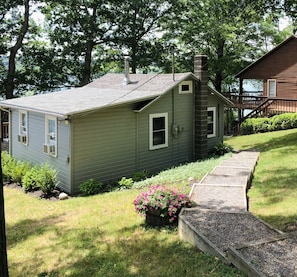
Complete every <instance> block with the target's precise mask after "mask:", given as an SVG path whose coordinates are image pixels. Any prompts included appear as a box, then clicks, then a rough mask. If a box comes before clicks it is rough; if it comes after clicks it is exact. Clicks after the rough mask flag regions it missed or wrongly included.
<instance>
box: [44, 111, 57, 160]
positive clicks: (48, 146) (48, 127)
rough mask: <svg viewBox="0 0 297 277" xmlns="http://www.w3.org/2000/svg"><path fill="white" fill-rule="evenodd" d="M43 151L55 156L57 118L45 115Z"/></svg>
mask: <svg viewBox="0 0 297 277" xmlns="http://www.w3.org/2000/svg"><path fill="white" fill-rule="evenodd" d="M43 152H44V153H45V154H48V155H50V156H54V157H56V156H57V118H56V117H53V116H46V117H45V143H44V145H43Z"/></svg>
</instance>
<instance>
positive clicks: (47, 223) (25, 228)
mask: <svg viewBox="0 0 297 277" xmlns="http://www.w3.org/2000/svg"><path fill="white" fill-rule="evenodd" d="M62 217H63V215H60V216H48V217H45V218H43V219H41V220H32V219H24V220H21V221H19V222H18V223H16V224H13V225H12V224H7V225H6V237H7V245H8V249H9V248H12V247H14V246H15V245H16V244H18V243H19V242H22V241H24V240H26V239H28V238H29V237H31V236H36V235H41V234H43V233H45V232H47V231H48V230H50V229H53V228H55V227H54V226H55V224H56V223H58V222H61V221H62Z"/></svg>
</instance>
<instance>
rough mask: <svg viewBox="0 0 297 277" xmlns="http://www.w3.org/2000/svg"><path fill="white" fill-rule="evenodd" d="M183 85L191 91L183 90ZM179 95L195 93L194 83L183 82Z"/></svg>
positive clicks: (180, 84)
mask: <svg viewBox="0 0 297 277" xmlns="http://www.w3.org/2000/svg"><path fill="white" fill-rule="evenodd" d="M183 85H188V86H189V90H182V87H183ZM178 91H179V94H187V93H193V81H182V82H180V83H179V89H178Z"/></svg>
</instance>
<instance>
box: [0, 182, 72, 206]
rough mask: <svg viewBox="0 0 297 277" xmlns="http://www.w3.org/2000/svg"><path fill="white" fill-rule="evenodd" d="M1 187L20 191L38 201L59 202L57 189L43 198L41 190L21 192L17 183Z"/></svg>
mask: <svg viewBox="0 0 297 277" xmlns="http://www.w3.org/2000/svg"><path fill="white" fill-rule="evenodd" d="M3 185H4V186H6V187H8V188H12V189H18V190H22V191H23V192H24V193H26V194H28V195H31V196H33V197H36V198H39V199H45V200H48V201H57V200H59V194H60V193H61V191H60V190H59V189H55V190H53V192H52V194H51V195H50V196H48V197H45V196H44V195H43V193H42V191H41V190H34V191H28V192H25V191H24V190H23V188H22V186H21V185H20V184H17V183H8V182H4V183H3ZM69 197H70V196H69Z"/></svg>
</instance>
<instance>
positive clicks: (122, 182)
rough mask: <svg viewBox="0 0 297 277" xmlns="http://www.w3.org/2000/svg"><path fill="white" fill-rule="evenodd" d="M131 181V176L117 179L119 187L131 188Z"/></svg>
mask: <svg viewBox="0 0 297 277" xmlns="http://www.w3.org/2000/svg"><path fill="white" fill-rule="evenodd" d="M133 183H134V182H133V179H132V178H126V177H123V178H122V179H121V180H120V181H118V184H119V186H120V189H131V188H132V186H133Z"/></svg>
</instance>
